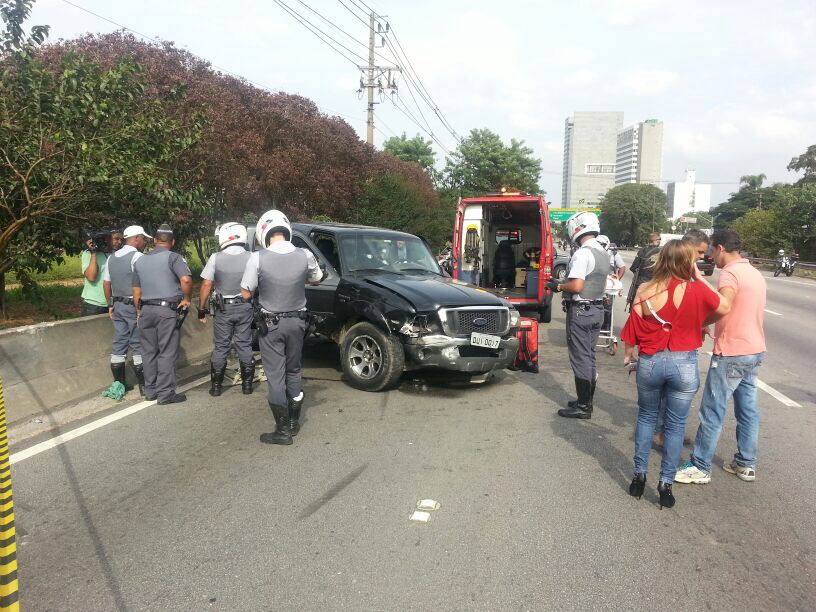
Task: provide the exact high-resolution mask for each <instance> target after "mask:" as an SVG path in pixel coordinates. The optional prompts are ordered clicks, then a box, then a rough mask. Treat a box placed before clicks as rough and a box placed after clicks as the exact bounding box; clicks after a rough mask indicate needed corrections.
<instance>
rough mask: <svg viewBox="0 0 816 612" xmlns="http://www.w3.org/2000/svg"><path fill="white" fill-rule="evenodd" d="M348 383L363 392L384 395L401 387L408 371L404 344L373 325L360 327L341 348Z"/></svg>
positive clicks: (368, 324)
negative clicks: (381, 393) (399, 383)
mask: <svg viewBox="0 0 816 612" xmlns="http://www.w3.org/2000/svg"><path fill="white" fill-rule="evenodd" d="M340 354H341V361H342V364H343V374H344V375H345V378H346V381H347V382H348V383H349V384H350V385H351V386H352V387H355V388H357V389H362V390H363V391H383V390H384V389H389V388H391V387H393V386H394V385H396V384H397V382H398V381H399V378H400V376H401V375H402V371H403V369H404V367H405V352H404V349H403V347H402V343H401V342H400V341H399V339H398V338H396V337H395V336H394V335H393V334H387V333H385V332H384V331H382V330H381V329H380V328H379V327H377V326H376V325H373V324H372V323H368V322H363V323H357V324H356V325H354V326H353V327H352V328H351V329H349V330H348V332H346V335H345V337H344V339H343V342H342V344H341V345H340Z"/></svg>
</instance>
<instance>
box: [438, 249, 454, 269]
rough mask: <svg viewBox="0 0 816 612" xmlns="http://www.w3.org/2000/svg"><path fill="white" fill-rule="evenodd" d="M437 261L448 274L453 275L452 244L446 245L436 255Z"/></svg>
mask: <svg viewBox="0 0 816 612" xmlns="http://www.w3.org/2000/svg"><path fill="white" fill-rule="evenodd" d="M436 261H437V263H438V264H439V266H440V267H441V268H442V269H443V270H444V271H445V272H447V274H448V276H452V275H453V248H452V247H451V246H450V245H445V248H443V249H442V250H441V251H440V252H439V255H437V256H436Z"/></svg>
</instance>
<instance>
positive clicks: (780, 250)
mask: <svg viewBox="0 0 816 612" xmlns="http://www.w3.org/2000/svg"><path fill="white" fill-rule="evenodd" d="M784 254H785V249H779V253H777V255H780V256H782V255H784Z"/></svg>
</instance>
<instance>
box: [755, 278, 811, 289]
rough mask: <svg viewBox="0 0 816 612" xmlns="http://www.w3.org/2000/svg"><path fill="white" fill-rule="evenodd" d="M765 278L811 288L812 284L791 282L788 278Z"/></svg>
mask: <svg viewBox="0 0 816 612" xmlns="http://www.w3.org/2000/svg"><path fill="white" fill-rule="evenodd" d="M765 278H769V279H773V280H778V281H785V282H786V283H793V284H794V285H804V286H805V287H813V283H803V282H802V281H795V280H791V279H789V278H788V277H785V278H781V277H776V276H766V277H765Z"/></svg>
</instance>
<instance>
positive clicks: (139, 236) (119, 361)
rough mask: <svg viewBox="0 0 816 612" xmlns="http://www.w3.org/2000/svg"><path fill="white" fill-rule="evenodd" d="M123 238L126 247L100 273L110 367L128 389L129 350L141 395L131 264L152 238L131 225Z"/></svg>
mask: <svg viewBox="0 0 816 612" xmlns="http://www.w3.org/2000/svg"><path fill="white" fill-rule="evenodd" d="M123 237H124V239H125V245H124V246H123V247H122V248H121V249H119V250H118V251H116V252H115V253H114V254H113V255H111V256H110V257H109V258H108V261H107V265H106V266H105V271H104V272H103V273H102V282H103V285H104V289H105V299H106V301H107V302H108V314H109V315H110V318H111V321H113V344H112V346H111V366H110V367H111V373H112V374H113V380H114V382H120V383H122V386H123V387H125V388H127V384H126V382H125V379H126V375H125V368H126V363H127V352H128V348H130V351H131V353H132V354H133V371H134V372H135V373H136V381H137V382H138V384H139V393H140V394H141V395H144V392H145V391H144V370H143V367H142V347H141V344H140V343H139V328H138V327H137V325H136V307H135V306H134V304H133V264H134V263H136V260H138V259H139V257H141V256H142V253H143V252H144V250H145V246H147V240H150V239H152V236H150V235H149V234H147V232H145V231H144V228H143V227H142V226H141V225H131V226H129V227H127V228H125V231H124V233H123Z"/></svg>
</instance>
